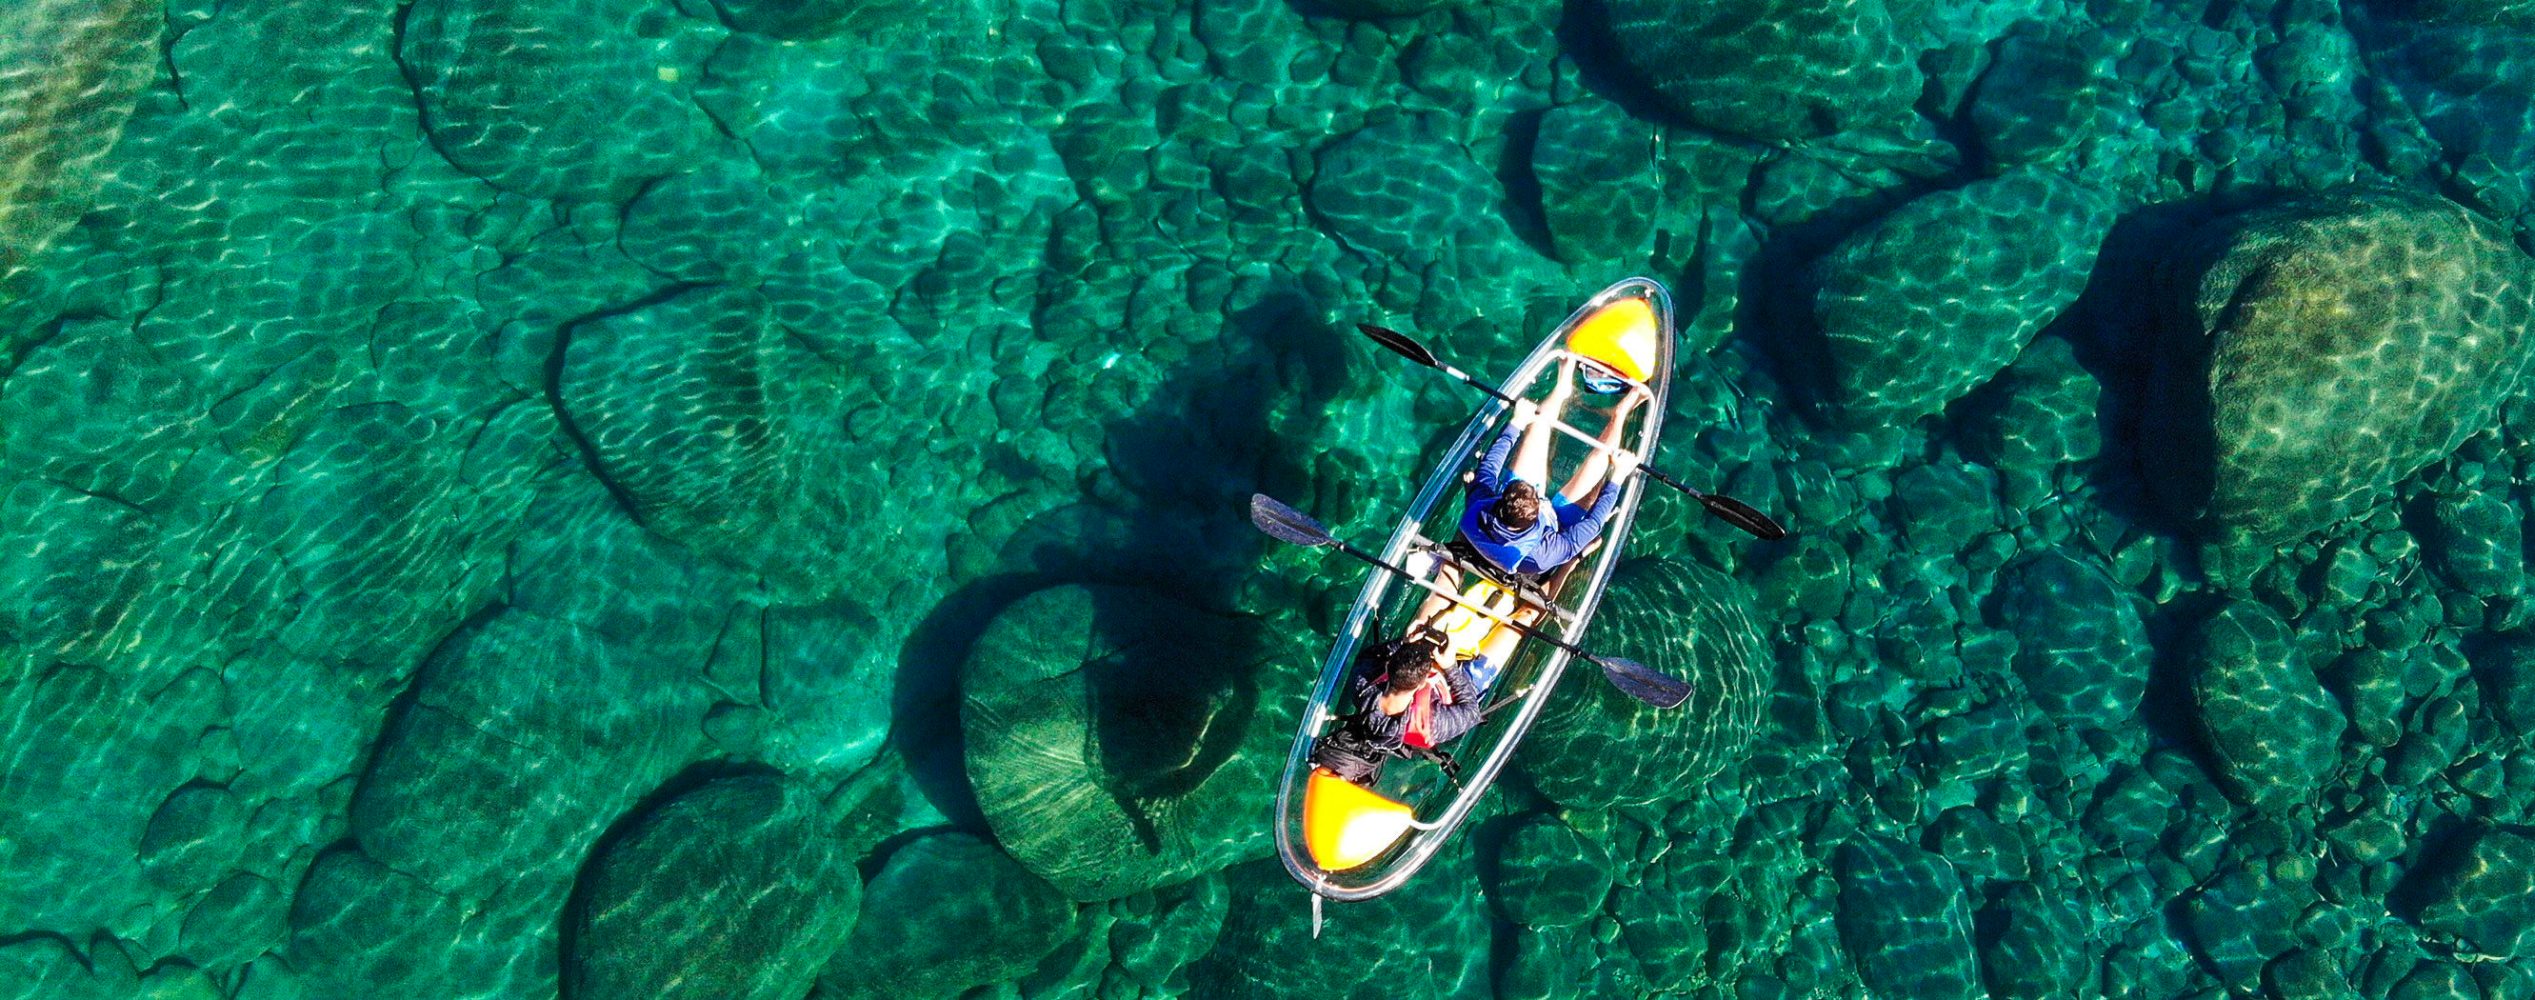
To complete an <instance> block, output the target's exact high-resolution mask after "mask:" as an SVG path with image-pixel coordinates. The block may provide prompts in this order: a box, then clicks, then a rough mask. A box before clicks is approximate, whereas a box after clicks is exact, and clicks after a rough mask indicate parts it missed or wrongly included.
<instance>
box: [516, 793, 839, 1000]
mask: <svg viewBox="0 0 2535 1000" xmlns="http://www.w3.org/2000/svg"><path fill="white" fill-rule="evenodd" d="M860 890H861V880H860V878H859V877H857V876H856V875H855V873H854V868H853V864H852V859H851V858H848V857H845V856H844V855H842V854H841V853H839V851H838V850H837V845H836V844H835V843H834V842H833V841H832V840H830V839H829V837H828V832H827V830H826V829H825V828H824V824H822V823H821V822H820V820H819V814H818V806H817V803H816V801H815V800H814V799H813V798H812V797H811V794H810V793H809V792H808V791H807V790H805V789H801V788H797V787H795V786H794V785H793V784H792V783H790V782H788V781H785V780H784V779H782V778H780V777H776V776H773V775H762V774H760V775H744V776H738V777H731V778H723V779H720V780H716V781H712V782H709V783H706V784H704V785H703V786H701V787H698V788H695V789H692V790H689V791H685V792H681V793H679V794H678V795H677V797H675V798H673V799H670V800H669V801H668V802H667V803H666V804H663V805H661V806H660V807H658V808H657V809H654V810H653V811H651V812H649V813H647V814H644V815H642V816H640V817H638V818H636V819H635V820H634V822H633V825H632V826H631V827H630V828H627V829H625V830H624V831H623V832H622V834H621V835H619V836H618V837H617V838H616V839H615V840H614V841H613V842H612V843H609V844H607V845H605V846H604V847H603V848H601V850H600V852H599V853H598V854H597V856H595V857H594V858H592V859H591V862H590V865H589V868H588V870H587V871H586V872H585V873H584V874H583V875H582V878H581V883H580V885H579V886H578V887H577V889H576V895H577V897H578V899H577V904H576V906H575V907H574V909H573V912H572V914H571V915H570V919H571V921H572V925H573V928H574V933H573V934H572V936H571V937H570V938H569V939H568V940H569V942H570V948H569V951H568V953H567V954H565V955H564V956H563V976H564V979H565V982H566V983H567V984H568V985H566V987H565V989H566V991H567V992H568V993H569V994H570V995H573V996H585V997H638V996H639V997H659V998H662V1000H669V998H674V997H696V998H712V1000H797V998H798V997H800V996H801V995H802V994H803V993H805V992H807V991H808V990H809V988H810V984H811V983H812V982H813V981H815V979H816V978H817V976H818V972H819V969H820V968H821V967H822V966H824V965H826V964H827V961H828V959H829V957H830V956H832V955H833V954H834V953H835V952H836V949H837V948H838V947H839V946H841V945H842V944H844V942H845V939H846V935H847V934H848V933H850V932H851V931H852V930H853V927H854V918H855V915H856V913H857V912H858V911H857V906H858V905H859V902H860Z"/></svg>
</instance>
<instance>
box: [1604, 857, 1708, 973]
mask: <svg viewBox="0 0 2535 1000" xmlns="http://www.w3.org/2000/svg"><path fill="white" fill-rule="evenodd" d="M1640 860H1644V859H1643V858H1642V857H1641V859H1640ZM1732 876H1733V862H1732V861H1731V860H1730V859H1728V858H1726V857H1724V856H1723V855H1720V854H1717V853H1715V852H1713V851H1703V850H1690V849H1683V848H1678V847H1676V848H1673V849H1672V850H1671V851H1669V852H1668V853H1666V854H1664V855H1663V857H1662V858H1661V860H1660V861H1658V862H1657V863H1656V864H1654V865H1653V866H1651V867H1650V868H1648V869H1647V870H1646V871H1645V872H1644V873H1643V874H1642V875H1641V876H1640V877H1638V878H1637V879H1634V880H1632V882H1631V884H1627V885H1623V886H1621V887H1620V888H1619V889H1617V890H1616V891H1614V892H1613V893H1612V902H1611V913H1612V915H1613V916H1615V917H1617V918H1618V920H1619V929H1620V939H1621V941H1622V942H1623V943H1625V944H1626V945H1627V946H1628V954H1629V957H1631V958H1634V959H1636V965H1637V971H1638V972H1639V973H1640V974H1641V975H1643V976H1645V978H1646V984H1647V985H1648V986H1650V987H1652V988H1653V989H1655V990H1659V991H1665V992H1670V991H1676V990H1688V989H1691V988H1693V987H1695V986H1697V985H1698V983H1699V981H1700V979H1701V978H1703V976H1704V975H1705V973H1706V971H1707V969H1708V967H1709V964H1710V961H1711V960H1712V959H1713V958H1715V957H1716V956H1715V954H1714V953H1715V952H1717V951H1721V950H1723V948H1724V946H1725V945H1726V944H1727V943H1728V942H1727V941H1726V940H1723V939H1724V938H1726V935H1728V934H1730V933H1732V932H1731V930H1729V929H1727V928H1723V927H1713V926H1711V925H1710V911H1711V907H1712V906H1714V905H1715V904H1714V900H1715V899H1716V898H1717V897H1720V896H1723V895H1725V894H1726V893H1728V892H1731V891H1732V890H1731V889H1730V888H1729V887H1728V885H1727V883H1728V882H1729V881H1730V880H1731V879H1732Z"/></svg>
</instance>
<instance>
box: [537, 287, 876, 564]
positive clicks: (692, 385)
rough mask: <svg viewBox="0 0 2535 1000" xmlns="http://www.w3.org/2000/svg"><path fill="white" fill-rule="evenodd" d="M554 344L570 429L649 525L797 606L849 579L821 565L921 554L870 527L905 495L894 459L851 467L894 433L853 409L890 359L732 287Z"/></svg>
mask: <svg viewBox="0 0 2535 1000" xmlns="http://www.w3.org/2000/svg"><path fill="white" fill-rule="evenodd" d="M557 350H558V351H559V352H560V354H561V357H560V359H559V360H558V361H557V362H556V363H555V364H554V373H553V377H554V389H553V395H554V398H555V400H556V402H557V403H558V404H559V405H558V406H557V408H556V409H557V412H558V413H559V414H560V415H561V416H562V417H563V418H564V424H565V428H566V430H567V432H568V437H569V438H570V440H571V441H572V442H573V443H574V444H576V445H577V446H578V447H579V450H580V451H581V453H582V455H583V458H584V459H585V461H586V462H587V463H588V465H589V466H590V467H591V469H592V471H593V472H595V473H596V474H597V475H598V476H599V477H600V479H601V481H602V482H604V483H605V485H606V486H607V489H608V492H609V493H610V494H611V495H612V496H613V497H615V499H616V500H617V502H618V503H620V504H622V505H623V506H624V508H625V509H626V510H627V511H629V512H631V513H632V514H633V515H634V517H635V519H636V520H638V521H640V522H641V523H642V525H643V527H645V528H646V529H649V530H650V531H652V532H654V533H657V534H658V535H660V536H661V537H664V538H668V539H670V540H672V541H675V542H678V543H679V544H682V545H685V546H687V547H689V548H691V549H694V550H695V551H697V552H700V553H702V554H704V555H707V556H711V557H713V558H715V559H717V560H719V561H721V562H722V563H723V564H726V565H728V566H731V567H732V568H735V569H739V570H742V571H744V572H749V573H753V574H758V575H761V576H762V577H764V578H765V580H766V582H767V583H768V584H770V585H771V586H772V587H773V588H774V589H775V590H776V591H777V592H778V593H779V594H780V595H781V596H782V597H784V598H787V599H791V600H797V601H799V602H800V603H813V602H815V601H817V600H819V599H822V598H825V597H828V596H830V595H832V594H834V593H836V592H838V591H841V590H842V589H843V588H845V587H846V586H847V585H848V580H847V579H846V578H844V577H842V576H839V575H838V574H834V573H829V572H824V571H823V570H822V568H823V567H831V566H839V565H843V566H870V565H877V564H879V563H881V562H883V561H885V560H886V559H888V558H892V557H895V558H900V559H904V558H909V556H907V555H905V554H903V553H902V552H900V551H898V550H896V549H893V547H892V544H891V543H892V539H891V538H890V536H889V535H888V534H887V533H884V532H877V531H872V530H869V528H868V526H869V525H870V524H872V523H874V519H875V518H877V517H878V513H877V509H878V507H879V505H880V503H881V502H882V500H883V499H884V498H888V497H891V496H892V495H893V494H892V491H891V490H890V486H891V485H892V483H891V481H890V477H889V474H888V470H887V469H885V468H884V469H881V470H877V471H873V470H871V467H870V466H869V465H868V463H866V464H864V465H863V466H862V467H861V468H859V469H857V468H856V467H855V466H854V465H853V464H852V463H853V461H854V457H853V455H854V453H855V452H857V451H859V450H860V449H865V448H874V447H883V448H885V447H887V446H888V445H890V444H892V443H893V442H888V441H886V440H873V439H871V438H869V437H867V436H866V435H864V434H861V433H858V432H857V430H856V428H855V427H854V425H853V424H851V423H850V422H849V421H847V420H846V419H845V416H846V413H847V412H849V411H851V410H852V409H854V408H855V407H857V406H859V405H860V404H861V403H863V402H864V401H867V400H868V399H870V394H872V393H874V392H875V391H876V387H875V386H873V385H872V384H871V383H870V382H869V381H867V379H871V378H886V377H888V375H887V371H888V370H887V369H886V368H862V369H853V370H849V369H846V368H844V367H841V366H839V365H836V364H834V363H832V362H829V361H826V360H823V359H821V358H818V357H816V356H815V355H813V354H812V353H811V352H810V351H809V350H807V349H806V348H804V347H803V346H801V344H800V343H799V342H797V341H795V340H794V339H792V338H789V337H786V336H785V335H784V333H783V330H782V328H781V327H780V326H778V325H777V324H776V323H775V322H773V319H772V313H771V309H770V306H769V304H768V302H767V301H766V299H765V297H764V296H762V295H760V294H758V293H757V292H755V291H754V290H751V289H747V288H740V287H732V286H727V285H690V286H677V288H676V290H675V291H673V292H672V293H670V294H667V295H665V296H663V297H659V298H657V299H655V300H653V301H649V302H646V303H644V304H642V305H640V306H639V307H636V308H631V309H625V310H619V311H610V312H602V313H599V314H597V315H595V316H592V317H589V318H587V319H584V320H581V321H576V322H573V323H570V324H568V325H567V326H566V328H565V330H564V333H563V335H562V337H561V343H560V345H559V346H558V348H557ZM849 470H852V471H850V472H849ZM884 552H888V553H889V555H884V554H883V553H884ZM913 558H918V559H921V558H923V557H922V556H921V555H918V556H914V557H913ZM788 603H789V601H788Z"/></svg>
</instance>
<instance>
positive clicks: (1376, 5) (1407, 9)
mask: <svg viewBox="0 0 2535 1000" xmlns="http://www.w3.org/2000/svg"><path fill="white" fill-rule="evenodd" d="M1448 2H1451V0H1304V3H1302V4H1299V5H1298V6H1301V7H1302V8H1303V9H1304V10H1305V11H1306V12H1309V13H1330V14H1336V15H1338V16H1340V17H1400V16H1404V15H1408V14H1423V13H1425V12H1427V11H1430V10H1433V9H1435V8H1437V7H1441V6H1443V5H1444V4H1446V3H1448Z"/></svg>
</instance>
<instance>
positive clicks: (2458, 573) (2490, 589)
mask: <svg viewBox="0 0 2535 1000" xmlns="http://www.w3.org/2000/svg"><path fill="white" fill-rule="evenodd" d="M2430 510H2431V514H2432V516H2433V517H2434V519H2435V523H2436V525H2437V529H2438V530H2437V531H2435V532H2433V533H2431V535H2430V541H2431V544H2430V545H2429V546H2428V553H2427V554H2428V556H2429V559H2430V565H2432V566H2434V567H2436V568H2437V569H2438V570H2439V573H2440V575H2442V576H2444V577H2446V578H2447V580H2448V582H2449V583H2452V584H2454V585H2455V586H2456V587H2457V588H2458V589H2461V590H2463V591H2465V592H2466V593H2469V594H2473V595H2475V596H2477V597H2481V598H2483V599H2485V600H2489V599H2492V598H2497V597H2506V596H2511V595H2515V594H2517V593H2519V592H2520V591H2523V590H2524V589H2525V587H2526V549H2525V545H2526V528H2525V523H2524V521H2523V519H2522V516H2521V515H2520V514H2519V513H2518V510H2517V508H2515V507H2512V506H2510V505H2509V502H2508V499H2507V497H2506V495H2505V494H2501V493H2494V492H2489V491H2476V492H2473V493H2469V494H2466V495H2464V496H2461V497H2440V498H2438V502H2437V503H2436V504H2434V505H2432V506H2431V508H2430Z"/></svg>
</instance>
